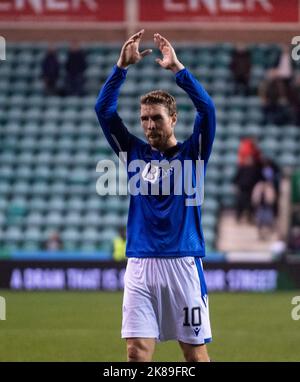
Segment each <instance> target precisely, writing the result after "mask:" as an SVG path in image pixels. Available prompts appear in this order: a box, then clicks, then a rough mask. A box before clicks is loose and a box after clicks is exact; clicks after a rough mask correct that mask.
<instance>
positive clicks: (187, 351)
mask: <svg viewBox="0 0 300 382" xmlns="http://www.w3.org/2000/svg"><path fill="white" fill-rule="evenodd" d="M179 345H180V347H181V349H182V351H183V355H184V358H185V360H186V361H187V362H210V359H209V356H208V353H207V348H206V345H205V344H203V345H191V344H185V343H184V342H181V341H179Z"/></svg>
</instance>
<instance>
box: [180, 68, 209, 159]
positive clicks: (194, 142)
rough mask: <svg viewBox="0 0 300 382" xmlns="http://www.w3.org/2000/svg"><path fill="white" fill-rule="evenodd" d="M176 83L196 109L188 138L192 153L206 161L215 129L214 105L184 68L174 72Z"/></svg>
mask: <svg viewBox="0 0 300 382" xmlns="http://www.w3.org/2000/svg"><path fill="white" fill-rule="evenodd" d="M176 83H177V85H178V86H180V87H181V88H182V89H183V90H184V91H186V93H187V94H188V95H189V97H190V98H191V100H192V101H193V104H194V106H195V108H196V110H197V115H196V118H195V122H194V129H193V134H192V135H191V137H190V138H189V140H190V143H191V150H192V154H193V156H194V157H195V158H198V157H199V156H200V158H201V159H203V160H204V162H205V163H207V162H208V159H209V156H210V153H211V149H212V144H213V140H214V137H215V131H216V116H215V106H214V104H213V101H212V99H211V98H210V96H209V95H208V94H207V92H206V90H205V89H204V88H203V87H202V85H201V84H200V83H199V81H198V80H196V78H195V77H194V76H193V75H192V74H191V73H190V72H189V71H188V70H187V69H186V68H184V69H182V70H180V71H179V72H177V73H176Z"/></svg>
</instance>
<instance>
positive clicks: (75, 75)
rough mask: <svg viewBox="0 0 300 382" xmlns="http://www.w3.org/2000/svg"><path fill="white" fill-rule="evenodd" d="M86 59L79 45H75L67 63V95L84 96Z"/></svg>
mask: <svg viewBox="0 0 300 382" xmlns="http://www.w3.org/2000/svg"><path fill="white" fill-rule="evenodd" d="M86 67H87V64H86V57H85V54H84V52H83V50H82V49H80V47H79V46H78V44H77V43H73V45H72V46H71V50H70V51H69V54H68V57H67V61H66V66H65V69H66V86H65V93H66V95H75V96H82V95H84V72H85V70H86Z"/></svg>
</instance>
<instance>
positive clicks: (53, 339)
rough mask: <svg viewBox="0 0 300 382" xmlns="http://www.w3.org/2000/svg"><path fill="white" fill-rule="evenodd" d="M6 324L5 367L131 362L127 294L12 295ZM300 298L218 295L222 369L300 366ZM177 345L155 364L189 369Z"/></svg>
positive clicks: (215, 318)
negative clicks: (297, 305) (296, 317)
mask: <svg viewBox="0 0 300 382" xmlns="http://www.w3.org/2000/svg"><path fill="white" fill-rule="evenodd" d="M0 295H1V296H3V297H5V298H6V310H7V314H6V321H0V344H1V346H0V361H125V342H124V341H123V340H121V339H120V329H121V304H122V294H121V293H109V292H108V293H106V292H105V293H104V292H75V293H74V292H10V291H5V290H2V291H0ZM295 295H300V291H294V292H277V293H268V294H256V293H236V294H232V293H215V294H211V295H210V312H211V325H212V331H213V342H212V343H211V344H209V345H208V349H209V354H210V356H211V358H212V359H213V360H215V361H298V362H299V361H300V346H299V344H300V321H293V320H292V318H291V310H292V308H293V305H292V304H291V299H292V297H293V296H295ZM181 360H182V356H181V352H180V350H179V347H178V345H177V343H176V342H166V343H160V344H158V345H157V349H156V352H155V358H154V361H181Z"/></svg>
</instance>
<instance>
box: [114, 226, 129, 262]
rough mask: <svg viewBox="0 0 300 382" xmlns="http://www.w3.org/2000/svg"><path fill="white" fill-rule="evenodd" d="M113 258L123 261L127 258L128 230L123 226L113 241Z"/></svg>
mask: <svg viewBox="0 0 300 382" xmlns="http://www.w3.org/2000/svg"><path fill="white" fill-rule="evenodd" d="M113 259H114V260H115V261H123V260H125V259H126V230H125V227H121V228H120V230H119V234H118V236H117V237H116V238H115V239H114V241H113Z"/></svg>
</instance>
